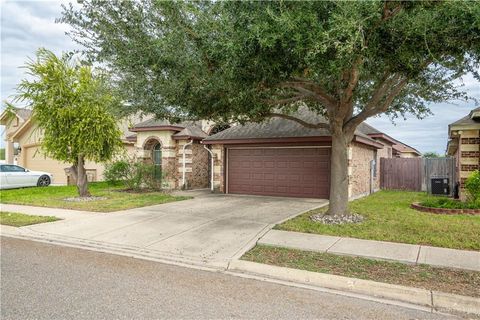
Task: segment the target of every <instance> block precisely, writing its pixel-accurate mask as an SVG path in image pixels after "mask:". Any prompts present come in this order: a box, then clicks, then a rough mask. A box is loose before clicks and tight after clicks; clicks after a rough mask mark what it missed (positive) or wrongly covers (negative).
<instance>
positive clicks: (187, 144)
mask: <svg viewBox="0 0 480 320" xmlns="http://www.w3.org/2000/svg"><path fill="white" fill-rule="evenodd" d="M192 143H193V140H190V142H188V143H186V144H185V145H184V146H183V170H182V188H185V171H186V168H185V149H186V148H187V147H188V146H190V145H191V144H192Z"/></svg>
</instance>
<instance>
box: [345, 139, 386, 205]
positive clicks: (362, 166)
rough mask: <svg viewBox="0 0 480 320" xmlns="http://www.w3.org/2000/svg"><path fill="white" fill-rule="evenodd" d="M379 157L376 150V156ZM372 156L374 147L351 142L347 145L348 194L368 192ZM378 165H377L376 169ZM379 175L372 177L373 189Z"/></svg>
mask: <svg viewBox="0 0 480 320" xmlns="http://www.w3.org/2000/svg"><path fill="white" fill-rule="evenodd" d="M378 157H379V155H378V151H377V158H378ZM373 158H374V149H373V148H370V147H367V146H365V145H363V144H359V143H356V142H353V143H352V144H351V145H350V147H349V160H348V162H349V163H348V174H349V196H350V197H358V196H361V195H365V194H369V193H370V161H371V160H373ZM378 169H379V166H378V165H377V170H378ZM379 178H380V175H379V172H378V171H377V177H376V178H375V179H374V182H373V183H374V189H376V186H377V185H378V182H377V180H379Z"/></svg>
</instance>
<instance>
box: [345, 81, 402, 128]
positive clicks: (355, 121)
mask: <svg viewBox="0 0 480 320" xmlns="http://www.w3.org/2000/svg"><path fill="white" fill-rule="evenodd" d="M394 78H396V79H398V83H397V84H396V85H394V86H393V87H392V88H391V90H390V91H389V92H388V93H386V92H385V91H384V90H382V89H383V88H384V87H385V83H391V82H392V79H388V80H387V81H385V83H384V84H383V85H381V86H380V88H379V91H378V92H376V94H375V95H374V96H376V95H378V93H379V92H380V91H383V95H382V97H383V98H384V101H383V103H380V101H378V102H376V103H373V98H372V100H370V102H369V103H368V104H367V106H366V107H365V109H363V111H361V112H360V113H359V114H357V115H356V116H354V117H352V118H351V119H350V120H348V121H347V122H346V123H345V125H344V130H345V131H347V132H349V131H354V130H355V128H357V126H358V125H359V124H360V123H362V122H363V121H365V120H366V119H367V118H369V117H372V116H374V115H377V114H380V113H382V112H385V111H387V109H388V107H389V106H390V105H391V104H392V102H393V99H395V97H397V96H398V94H399V93H400V92H401V91H402V89H403V88H405V86H406V85H407V84H408V78H407V77H405V78H403V79H401V77H400V76H398V75H397V76H396V77H395V76H394Z"/></svg>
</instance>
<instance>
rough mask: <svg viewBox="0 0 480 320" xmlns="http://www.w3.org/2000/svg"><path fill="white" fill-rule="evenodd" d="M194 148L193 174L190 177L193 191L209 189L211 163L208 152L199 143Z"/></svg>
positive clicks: (194, 144) (195, 143)
mask: <svg viewBox="0 0 480 320" xmlns="http://www.w3.org/2000/svg"><path fill="white" fill-rule="evenodd" d="M191 148H192V172H191V174H190V177H189V182H190V184H189V186H190V188H191V189H201V188H208V185H209V175H208V173H209V170H208V167H209V163H208V158H209V157H208V151H207V150H205V148H204V147H203V145H201V144H200V143H199V142H194V143H193V145H192V146H191Z"/></svg>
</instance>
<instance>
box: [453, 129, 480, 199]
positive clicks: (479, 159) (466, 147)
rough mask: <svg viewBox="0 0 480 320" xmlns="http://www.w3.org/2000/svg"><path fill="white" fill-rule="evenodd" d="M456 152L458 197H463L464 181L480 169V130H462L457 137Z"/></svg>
mask: <svg viewBox="0 0 480 320" xmlns="http://www.w3.org/2000/svg"><path fill="white" fill-rule="evenodd" d="M458 152H459V154H458V157H457V160H458V163H457V165H458V174H459V177H458V181H459V182H460V198H461V199H465V197H466V193H465V181H466V180H467V178H468V177H469V176H470V175H471V174H472V172H473V171H475V170H479V169H480V130H463V131H462V133H461V135H460V137H459V146H458Z"/></svg>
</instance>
